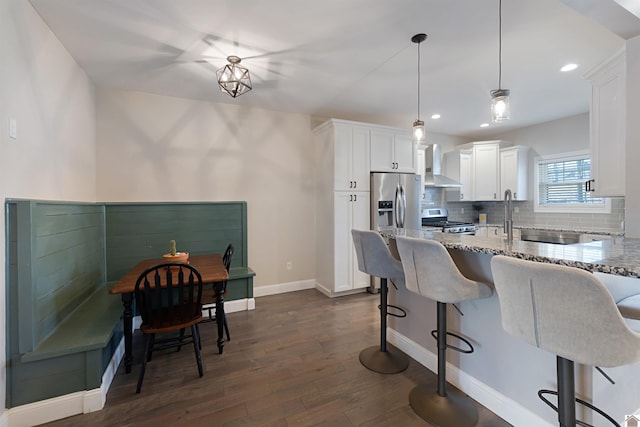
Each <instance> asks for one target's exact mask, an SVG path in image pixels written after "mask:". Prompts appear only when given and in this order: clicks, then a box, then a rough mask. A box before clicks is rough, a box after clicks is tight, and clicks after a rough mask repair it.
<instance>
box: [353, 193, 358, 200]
mask: <svg viewBox="0 0 640 427" xmlns="http://www.w3.org/2000/svg"><path fill="white" fill-rule="evenodd" d="M353 201H354V202H357V201H358V195H357V194H354V195H353Z"/></svg>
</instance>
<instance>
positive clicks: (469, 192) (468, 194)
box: [444, 149, 473, 202]
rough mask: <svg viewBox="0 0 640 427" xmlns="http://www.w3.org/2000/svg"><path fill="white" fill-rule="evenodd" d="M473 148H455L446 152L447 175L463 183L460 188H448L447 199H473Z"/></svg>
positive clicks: (464, 200)
mask: <svg viewBox="0 0 640 427" xmlns="http://www.w3.org/2000/svg"><path fill="white" fill-rule="evenodd" d="M472 159H473V155H472V150H471V149H468V150H464V149H463V150H455V151H449V152H448V153H444V161H445V168H446V169H445V175H446V176H447V177H449V178H451V179H453V180H454V181H458V182H459V183H460V184H462V186H461V187H459V188H447V191H446V193H447V200H448V201H450V202H459V201H462V202H466V201H471V200H473V180H472V175H471V174H472V167H473V163H472Z"/></svg>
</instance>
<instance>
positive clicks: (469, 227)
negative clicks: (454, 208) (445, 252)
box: [422, 208, 477, 234]
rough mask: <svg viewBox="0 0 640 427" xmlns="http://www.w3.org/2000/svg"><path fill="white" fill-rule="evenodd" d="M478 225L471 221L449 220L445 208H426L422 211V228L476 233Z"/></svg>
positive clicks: (446, 231) (445, 231) (457, 232)
mask: <svg viewBox="0 0 640 427" xmlns="http://www.w3.org/2000/svg"><path fill="white" fill-rule="evenodd" d="M476 228H477V227H476V225H475V224H472V223H470V222H461V221H449V212H448V211H447V209H445V208H434V209H425V210H424V211H423V212H422V229H426V230H429V229H430V230H433V231H442V232H443V233H455V234H476Z"/></svg>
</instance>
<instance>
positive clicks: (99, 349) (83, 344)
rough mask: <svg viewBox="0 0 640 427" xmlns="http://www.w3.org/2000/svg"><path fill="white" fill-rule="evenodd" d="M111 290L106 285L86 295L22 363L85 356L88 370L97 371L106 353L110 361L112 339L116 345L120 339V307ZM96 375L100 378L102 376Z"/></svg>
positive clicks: (25, 356)
mask: <svg viewBox="0 0 640 427" xmlns="http://www.w3.org/2000/svg"><path fill="white" fill-rule="evenodd" d="M110 287H111V284H105V285H103V286H101V287H99V288H98V289H97V290H96V291H95V292H94V293H93V294H91V295H89V297H88V298H87V299H86V300H84V301H83V302H82V303H81V304H80V305H79V306H78V308H76V309H75V310H74V311H72V312H71V313H70V314H69V315H68V316H67V317H66V318H64V320H62V321H61V322H60V323H59V324H58V326H57V327H56V329H54V330H53V332H52V333H51V334H50V335H49V336H48V337H47V338H45V339H44V340H43V341H42V342H41V343H40V344H38V346H37V347H36V348H35V349H34V350H33V351H31V352H29V353H26V354H25V355H23V356H22V362H36V361H38V360H45V359H52V358H57V357H61V356H68V355H72V354H76V353H86V357H87V369H91V370H95V369H99V368H100V366H101V362H102V360H103V356H104V355H103V353H105V350H106V353H107V354H108V357H111V351H110V350H111V345H112V344H113V342H112V341H113V338H114V336H115V337H116V338H118V341H119V338H121V337H122V327H121V325H122V322H121V318H122V303H121V302H120V299H119V298H116V297H114V296H113V295H111V294H110V293H109V288H110ZM114 325H115V328H114ZM114 330H115V331H116V334H114ZM96 374H97V375H98V377H99V376H100V375H102V372H96ZM99 386H100V384H97V385H95V384H94V385H93V387H99Z"/></svg>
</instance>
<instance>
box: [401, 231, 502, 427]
mask: <svg viewBox="0 0 640 427" xmlns="http://www.w3.org/2000/svg"><path fill="white" fill-rule="evenodd" d="M396 243H397V246H398V252H399V253H400V259H401V260H402V267H403V268H404V274H405V282H406V287H407V289H408V290H409V291H411V292H414V293H416V294H419V295H422V296H424V297H427V298H429V299H432V300H435V301H436V302H437V307H438V308H437V330H435V331H431V335H432V336H433V337H434V338H436V339H437V341H438V388H437V390H433V389H431V388H430V387H427V386H424V385H419V386H417V387H415V388H414V389H413V390H411V393H410V394H409V403H410V404H411V408H413V410H414V412H415V413H416V414H417V415H418V416H419V417H420V418H422V419H423V420H425V421H427V422H429V423H431V424H435V425H437V426H442V427H465V426H473V425H475V424H476V423H477V422H478V410H477V409H476V406H475V404H474V402H473V400H471V399H470V398H469V397H467V396H466V395H464V394H463V393H461V392H459V391H457V390H447V387H446V384H447V377H446V366H447V353H446V351H447V348H450V349H452V350H456V351H459V352H462V353H473V351H474V350H473V346H472V345H471V343H470V342H469V341H468V340H466V339H464V338H463V337H461V336H459V335H456V334H454V333H451V332H447V304H455V303H458V302H462V301H468V300H475V299H480V298H487V297H489V296H491V295H492V294H493V290H492V289H491V288H490V287H489V286H487V285H486V284H485V283H481V282H475V281H473V280H469V279H467V278H466V277H464V276H463V275H462V273H460V271H459V270H458V267H457V266H456V265H455V263H454V262H453V259H452V258H451V255H449V252H447V249H446V248H445V247H444V246H442V244H440V243H439V242H436V241H434V240H425V239H414V238H410V237H401V236H398V237H397V238H396ZM447 335H450V336H453V337H456V338H457V339H459V340H461V341H462V342H464V343H465V344H466V345H467V346H469V349H462V348H459V347H455V346H453V345H450V344H447Z"/></svg>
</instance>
